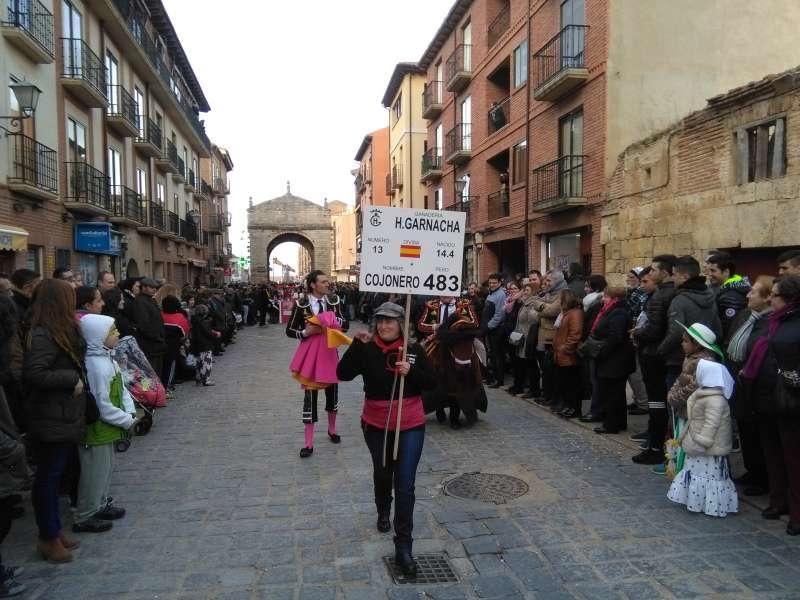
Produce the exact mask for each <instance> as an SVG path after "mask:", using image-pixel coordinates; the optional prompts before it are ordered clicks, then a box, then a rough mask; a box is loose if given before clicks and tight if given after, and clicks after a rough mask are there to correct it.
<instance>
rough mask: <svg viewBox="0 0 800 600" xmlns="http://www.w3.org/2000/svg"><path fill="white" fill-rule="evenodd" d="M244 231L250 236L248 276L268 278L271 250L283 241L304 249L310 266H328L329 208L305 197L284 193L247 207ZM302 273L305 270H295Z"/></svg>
mask: <svg viewBox="0 0 800 600" xmlns="http://www.w3.org/2000/svg"><path fill="white" fill-rule="evenodd" d="M247 233H248V236H249V238H250V257H251V280H252V281H253V282H255V283H263V282H265V281H268V280H269V264H268V263H267V261H268V260H269V259H270V254H271V253H272V251H273V250H274V249H275V248H276V247H277V246H278V244H281V243H283V242H297V243H298V244H301V245H302V246H304V247H305V248H306V250H308V252H309V255H310V256H311V268H312V270H313V269H321V270H322V271H325V272H326V273H330V270H331V248H332V238H333V225H332V224H331V214H330V211H329V210H328V209H327V208H325V207H324V206H320V205H319V204H315V203H314V202H311V201H310V200H306V199H305V198H300V197H299V196H295V195H293V194H292V191H291V188H290V187H289V186H288V185H287V186H286V194H284V195H283V196H280V197H278V198H273V199H272V200H267V201H265V202H261V203H259V204H255V205H253V204H251V205H250V208H248V209H247ZM298 275H299V276H301V277H302V276H304V275H305V273H298Z"/></svg>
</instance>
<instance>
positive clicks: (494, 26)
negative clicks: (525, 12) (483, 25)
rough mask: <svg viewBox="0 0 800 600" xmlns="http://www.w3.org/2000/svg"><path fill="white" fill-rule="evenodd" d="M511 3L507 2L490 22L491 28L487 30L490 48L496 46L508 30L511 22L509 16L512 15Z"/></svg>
mask: <svg viewBox="0 0 800 600" xmlns="http://www.w3.org/2000/svg"><path fill="white" fill-rule="evenodd" d="M510 9H511V6H510V3H508V2H506V4H505V6H503V8H502V9H500V12H499V13H498V15H497V16H496V17H495V18H494V20H493V21H492V22H491V23H489V28H488V29H487V31H486V38H487V41H488V43H489V48H491V47H492V46H494V45H495V44H496V43H497V41H498V40H499V39H500V37H501V36H502V35H503V34H504V33H505V32H506V31H508V28H509V26H510V24H511V22H510V19H509V16H510Z"/></svg>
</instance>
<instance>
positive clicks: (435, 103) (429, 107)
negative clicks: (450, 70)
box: [422, 81, 444, 120]
mask: <svg viewBox="0 0 800 600" xmlns="http://www.w3.org/2000/svg"><path fill="white" fill-rule="evenodd" d="M443 110H444V91H443V86H442V82H441V81H429V82H428V83H426V84H425V88H424V89H423V91H422V118H423V119H428V120H433V119H435V118H436V117H438V116H439V115H440V114H442V111H443Z"/></svg>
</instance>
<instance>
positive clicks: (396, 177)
mask: <svg viewBox="0 0 800 600" xmlns="http://www.w3.org/2000/svg"><path fill="white" fill-rule="evenodd" d="M392 189H395V190H401V189H403V168H402V167H400V166H399V165H395V166H393V167H392Z"/></svg>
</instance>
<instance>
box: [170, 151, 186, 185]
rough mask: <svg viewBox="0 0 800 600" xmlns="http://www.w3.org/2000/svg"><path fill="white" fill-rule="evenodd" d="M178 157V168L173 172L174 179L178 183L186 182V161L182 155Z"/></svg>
mask: <svg viewBox="0 0 800 600" xmlns="http://www.w3.org/2000/svg"><path fill="white" fill-rule="evenodd" d="M176 158H177V159H178V164H177V167H178V169H177V171H175V172H174V173H173V174H172V180H173V181H175V182H176V183H186V163H185V162H184V160H183V159H182V158H181V157H180V156H177V157H176Z"/></svg>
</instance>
